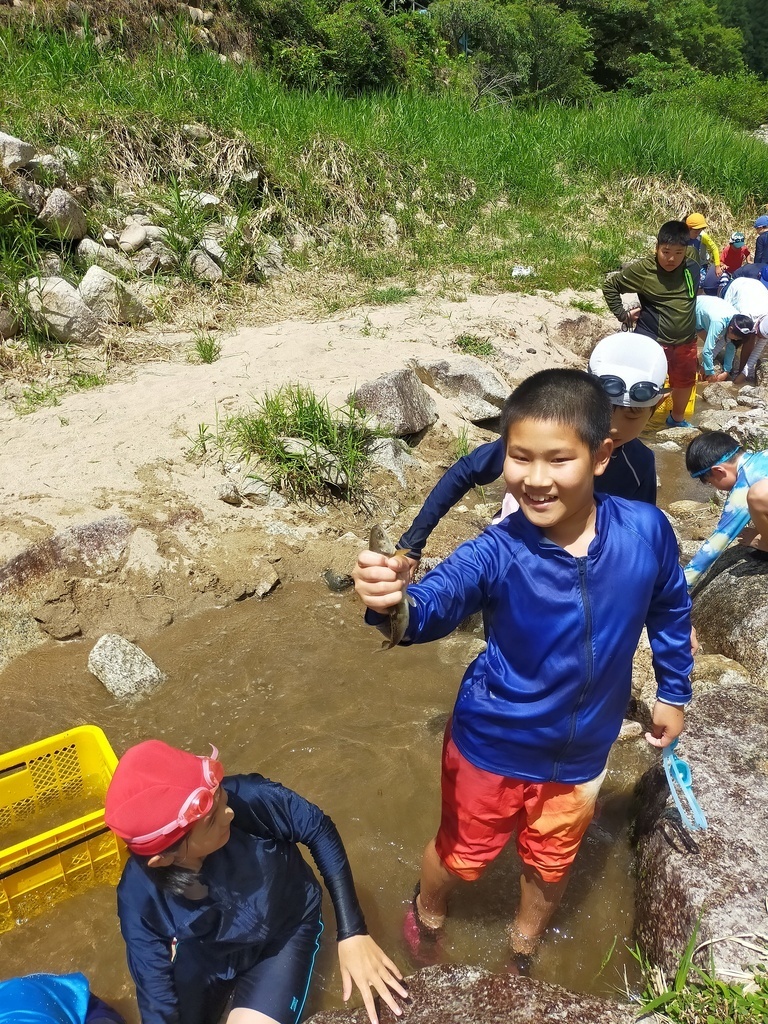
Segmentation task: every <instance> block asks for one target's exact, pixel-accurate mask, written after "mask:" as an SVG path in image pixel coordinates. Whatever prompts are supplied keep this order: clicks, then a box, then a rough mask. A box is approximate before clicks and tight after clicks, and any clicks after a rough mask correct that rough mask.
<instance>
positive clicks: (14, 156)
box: [0, 132, 35, 171]
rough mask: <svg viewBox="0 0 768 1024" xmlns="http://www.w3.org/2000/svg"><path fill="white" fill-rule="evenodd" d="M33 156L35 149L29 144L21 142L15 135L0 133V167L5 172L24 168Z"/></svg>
mask: <svg viewBox="0 0 768 1024" xmlns="http://www.w3.org/2000/svg"><path fill="white" fill-rule="evenodd" d="M34 155H35V147H34V146H33V145H32V143H31V142H22V140H21V139H17V138H16V136H15V135H6V134H5V132H0V166H1V167H4V168H5V170H6V171H17V170H18V169H19V167H26V165H27V164H28V163H29V161H30V160H31V159H32V157H33V156H34Z"/></svg>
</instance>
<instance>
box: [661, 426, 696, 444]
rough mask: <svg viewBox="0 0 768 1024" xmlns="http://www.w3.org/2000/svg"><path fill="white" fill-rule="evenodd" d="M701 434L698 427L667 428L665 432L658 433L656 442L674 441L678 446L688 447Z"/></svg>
mask: <svg viewBox="0 0 768 1024" xmlns="http://www.w3.org/2000/svg"><path fill="white" fill-rule="evenodd" d="M700 433H701V431H700V430H699V428H698V427H667V428H666V429H665V430H657V431H656V440H657V441H674V442H675V443H676V444H680V445H687V444H688V442H689V441H692V440H693V439H694V437H698V436H699V434H700Z"/></svg>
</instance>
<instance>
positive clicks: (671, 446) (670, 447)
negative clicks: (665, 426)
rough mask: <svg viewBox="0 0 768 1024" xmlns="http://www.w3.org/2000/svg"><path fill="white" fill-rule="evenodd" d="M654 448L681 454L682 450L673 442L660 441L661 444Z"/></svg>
mask: <svg viewBox="0 0 768 1024" xmlns="http://www.w3.org/2000/svg"><path fill="white" fill-rule="evenodd" d="M654 448H658V449H660V450H661V451H663V452H681V451H682V450H683V449H682V448H681V446H680V445H679V444H677V443H676V442H675V441H662V442H661V444H655V445H654Z"/></svg>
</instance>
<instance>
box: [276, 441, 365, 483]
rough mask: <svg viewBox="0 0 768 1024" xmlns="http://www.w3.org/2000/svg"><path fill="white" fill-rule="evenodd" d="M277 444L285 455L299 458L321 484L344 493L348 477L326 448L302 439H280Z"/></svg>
mask: <svg viewBox="0 0 768 1024" xmlns="http://www.w3.org/2000/svg"><path fill="white" fill-rule="evenodd" d="M278 441H279V443H280V444H281V445H282V447H283V451H284V452H285V453H286V454H287V455H296V456H299V457H300V458H301V459H302V460H303V461H304V462H305V463H306V464H307V465H308V466H310V467H311V468H312V469H313V470H314V472H316V473H317V475H318V477H319V478H320V479H321V480H322V481H323V483H326V484H330V485H331V486H332V487H339V488H340V489H341V490H343V491H345V490H346V489H347V488H348V487H349V477H348V476H347V474H346V473H345V472H344V469H343V468H342V466H341V463H340V462H339V460H338V459H337V458H336V456H335V455H332V454H331V452H329V451H328V449H327V448H324V447H323V446H322V445H321V444H317V443H316V442H313V441H307V440H305V439H304V438H303V437H280V438H278Z"/></svg>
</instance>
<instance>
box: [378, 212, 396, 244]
mask: <svg viewBox="0 0 768 1024" xmlns="http://www.w3.org/2000/svg"><path fill="white" fill-rule="evenodd" d="M379 223H380V224H381V233H382V235H383V236H384V244H385V245H397V242H398V234H397V221H396V220H395V218H394V217H393V216H392V214H391V213H382V214H380V215H379Z"/></svg>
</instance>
